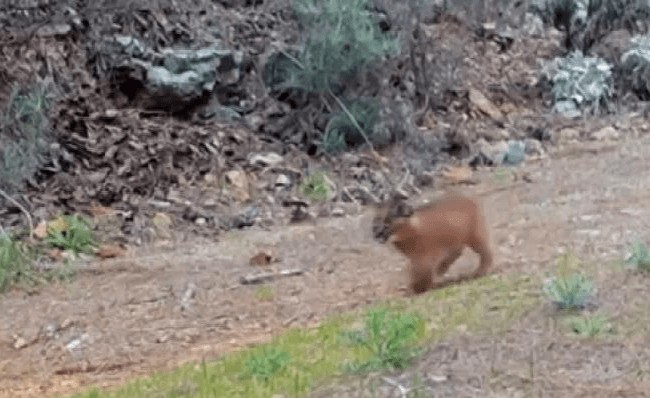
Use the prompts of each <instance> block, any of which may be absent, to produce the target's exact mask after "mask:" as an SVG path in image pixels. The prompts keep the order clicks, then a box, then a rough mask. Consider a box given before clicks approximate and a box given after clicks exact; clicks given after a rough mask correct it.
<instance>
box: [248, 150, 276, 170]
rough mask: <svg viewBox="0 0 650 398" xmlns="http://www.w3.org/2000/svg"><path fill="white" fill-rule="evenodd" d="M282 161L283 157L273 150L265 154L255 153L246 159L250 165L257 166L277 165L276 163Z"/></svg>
mask: <svg viewBox="0 0 650 398" xmlns="http://www.w3.org/2000/svg"><path fill="white" fill-rule="evenodd" d="M282 161H284V158H283V157H282V156H281V155H278V154H277V153H275V152H268V153H266V154H260V153H258V154H255V155H253V156H251V157H250V159H249V160H248V163H249V164H250V165H251V166H258V167H269V166H277V165H278V164H280V163H282Z"/></svg>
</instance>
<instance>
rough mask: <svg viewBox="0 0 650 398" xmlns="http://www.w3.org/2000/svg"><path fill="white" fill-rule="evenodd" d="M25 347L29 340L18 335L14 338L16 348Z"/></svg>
mask: <svg viewBox="0 0 650 398" xmlns="http://www.w3.org/2000/svg"><path fill="white" fill-rule="evenodd" d="M25 347H27V340H25V339H24V338H22V337H19V336H16V337H15V339H14V349H16V350H22V349H23V348H25Z"/></svg>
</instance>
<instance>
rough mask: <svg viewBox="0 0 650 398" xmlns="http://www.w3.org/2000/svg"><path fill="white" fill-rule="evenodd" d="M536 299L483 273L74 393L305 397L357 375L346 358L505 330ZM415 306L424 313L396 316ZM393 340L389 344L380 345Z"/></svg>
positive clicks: (360, 359)
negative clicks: (214, 357) (218, 354)
mask: <svg viewBox="0 0 650 398" xmlns="http://www.w3.org/2000/svg"><path fill="white" fill-rule="evenodd" d="M538 299H539V291H538V290H537V289H536V284H535V281H534V280H533V279H531V278H529V277H522V276H516V275H500V276H492V277H487V278H482V279H478V280H474V281H469V282H467V283H465V284H462V285H456V286H450V287H446V288H444V289H439V290H436V291H434V292H431V293H430V294H426V295H422V296H419V297H415V298H410V299H395V300H390V301H388V302H386V303H383V304H382V305H378V306H375V307H372V308H371V309H370V310H369V311H368V312H366V313H359V312H352V313H348V314H343V315H339V316H336V317H334V318H331V319H329V320H327V321H325V322H324V323H322V324H321V325H320V326H319V327H317V328H315V329H312V330H306V329H292V330H289V331H288V332H286V333H284V334H282V335H281V336H278V337H276V338H274V339H273V340H272V341H271V342H270V343H268V344H263V345H260V346H256V347H252V348H248V349H245V350H242V351H239V352H234V353H231V354H228V355H226V356H225V357H224V358H223V359H221V360H219V361H216V362H212V363H207V364H206V363H203V364H198V365H197V364H188V365H185V366H182V367H180V368H178V369H176V370H174V371H171V372H164V373H157V374H154V375H152V376H150V377H147V378H142V379H137V380H134V381H132V382H130V383H128V384H127V385H125V386H123V387H122V388H119V389H117V390H114V391H100V390H91V391H89V392H86V393H81V394H78V395H74V397H76V398H90V397H180V396H183V397H271V396H273V395H274V394H282V395H283V396H285V397H302V396H305V395H306V394H307V393H308V392H309V391H310V390H311V389H313V388H316V387H318V386H319V385H323V384H324V383H327V382H328V381H330V380H332V379H333V378H334V377H337V376H342V377H352V376H351V375H350V376H345V374H346V372H345V369H344V364H346V363H348V364H367V363H375V364H377V363H380V364H384V365H385V364H387V363H388V364H391V360H396V359H397V362H398V363H402V362H403V358H408V357H409V355H410V354H412V353H413V352H414V351H410V350H414V349H417V348H423V347H425V346H426V345H430V344H435V343H436V342H438V341H440V340H442V339H443V338H445V337H447V336H449V335H451V334H453V333H454V332H456V331H457V330H458V329H459V328H460V329H463V330H467V331H474V330H480V331H481V332H485V333H495V332H498V331H502V330H505V329H506V328H508V326H509V325H511V324H512V323H513V322H514V321H515V320H517V319H519V318H520V317H521V316H522V315H524V314H525V313H526V312H527V311H529V310H530V309H531V308H533V307H534V306H535V305H536V303H537V302H538ZM416 313H418V314H421V315H419V316H413V315H402V316H399V315H395V314H416ZM359 328H361V330H362V333H361V335H360V336H362V338H361V339H360V341H363V342H364V343H363V344H351V341H350V339H349V338H345V337H344V336H346V334H348V337H349V331H350V330H355V329H356V330H358V329H359ZM387 342H390V344H391V347H386V346H382V344H386V343H387ZM252 369H256V370H255V371H252ZM256 375H257V376H256ZM260 375H266V376H267V377H264V376H260Z"/></svg>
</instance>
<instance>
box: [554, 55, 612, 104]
mask: <svg viewBox="0 0 650 398" xmlns="http://www.w3.org/2000/svg"><path fill="white" fill-rule="evenodd" d="M542 77H543V78H544V79H546V80H547V81H549V82H550V83H551V85H552V89H551V92H552V95H553V100H554V102H555V104H554V106H553V108H554V110H555V111H557V112H560V113H563V114H565V115H567V116H578V115H579V113H580V111H579V109H580V108H584V107H587V108H590V110H591V111H592V112H593V113H596V112H597V111H598V110H599V109H600V106H601V105H606V104H607V102H608V100H609V98H610V96H611V94H612V88H611V77H612V72H611V66H610V65H609V64H608V63H607V62H605V61H604V60H602V59H600V58H597V57H585V56H583V55H582V53H581V52H580V51H574V52H572V53H571V54H569V55H568V56H566V57H558V58H555V59H553V60H552V61H549V62H547V63H546V65H545V66H544V68H543V70H542Z"/></svg>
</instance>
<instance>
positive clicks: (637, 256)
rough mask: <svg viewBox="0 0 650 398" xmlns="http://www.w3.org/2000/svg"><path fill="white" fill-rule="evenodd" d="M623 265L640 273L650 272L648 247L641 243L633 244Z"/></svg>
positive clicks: (649, 251)
mask: <svg viewBox="0 0 650 398" xmlns="http://www.w3.org/2000/svg"><path fill="white" fill-rule="evenodd" d="M625 264H627V265H628V266H630V267H633V268H634V269H638V270H640V271H646V272H647V271H650V250H648V246H647V245H646V244H645V243H643V242H641V241H638V242H636V243H634V244H633V245H632V249H631V250H630V255H629V256H628V257H627V258H626V259H625Z"/></svg>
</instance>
